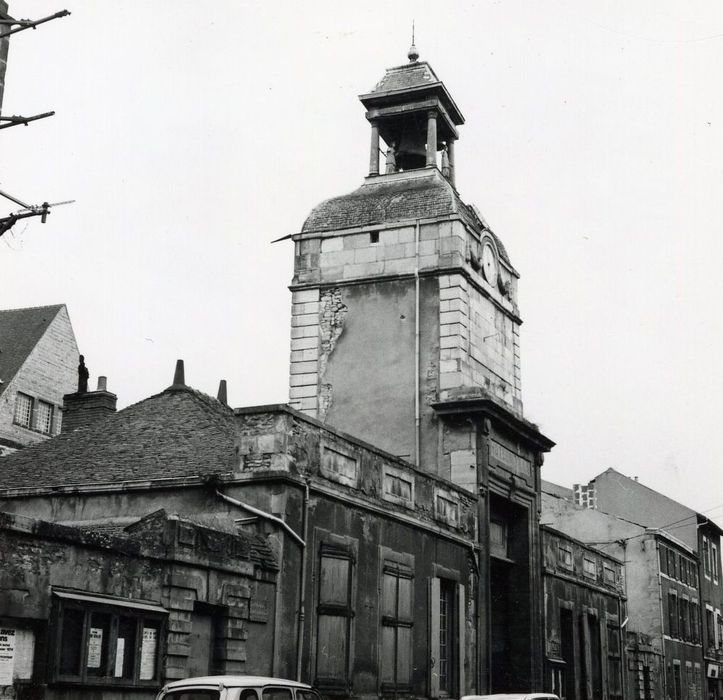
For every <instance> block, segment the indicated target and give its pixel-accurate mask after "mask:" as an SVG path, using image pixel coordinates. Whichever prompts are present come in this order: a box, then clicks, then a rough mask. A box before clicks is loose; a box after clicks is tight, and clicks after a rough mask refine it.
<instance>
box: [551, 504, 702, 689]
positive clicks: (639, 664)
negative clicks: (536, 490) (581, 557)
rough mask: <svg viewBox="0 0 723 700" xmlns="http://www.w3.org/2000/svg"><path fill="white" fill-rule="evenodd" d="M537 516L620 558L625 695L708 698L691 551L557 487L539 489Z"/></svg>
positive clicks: (668, 536) (699, 595) (699, 589)
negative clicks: (540, 502) (581, 503)
mask: <svg viewBox="0 0 723 700" xmlns="http://www.w3.org/2000/svg"><path fill="white" fill-rule="evenodd" d="M543 521H544V522H545V523H547V524H550V525H551V526H553V527H555V528H556V529H558V530H561V531H563V532H566V533H567V534H569V535H574V536H575V537H576V538H578V539H579V540H581V541H582V542H584V543H585V544H587V545H588V546H592V547H595V548H596V549H602V550H603V551H604V552H605V553H606V554H610V555H612V556H614V557H616V558H617V559H619V560H621V561H624V562H625V570H624V583H625V590H624V593H625V597H626V600H627V611H626V617H627V622H626V624H625V650H624V651H625V654H626V656H627V665H626V668H627V679H626V685H627V697H628V698H630V699H631V700H632V699H633V698H639V700H653V699H655V698H660V697H666V698H670V699H671V700H704V699H705V698H708V699H710V698H711V684H710V683H709V682H708V681H706V680H705V674H706V673H707V668H706V666H707V664H706V659H705V657H704V635H705V632H704V629H703V624H704V615H705V606H704V600H705V598H704V595H703V588H702V586H701V576H700V575H699V566H700V563H699V561H698V556H697V554H696V552H695V551H694V550H693V549H692V548H690V547H689V546H687V545H686V544H685V543H684V542H682V541H681V540H678V539H677V538H676V537H674V536H673V535H671V534H670V533H667V532H665V531H664V530H659V529H655V528H647V527H645V526H644V525H640V524H639V523H635V522H631V521H629V520H627V519H625V518H622V517H618V516H615V515H611V514H609V513H603V512H602V511H600V510H595V509H592V508H588V507H585V506H578V505H576V504H574V503H573V502H572V501H571V500H569V499H568V498H565V497H561V495H560V493H559V492H558V493H545V494H543ZM709 619H710V620H711V621H712V622H714V621H715V618H714V617H713V616H709Z"/></svg>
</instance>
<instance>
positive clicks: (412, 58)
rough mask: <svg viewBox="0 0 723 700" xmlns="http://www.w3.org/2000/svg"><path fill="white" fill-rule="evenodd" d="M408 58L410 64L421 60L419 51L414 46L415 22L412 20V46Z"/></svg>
mask: <svg viewBox="0 0 723 700" xmlns="http://www.w3.org/2000/svg"><path fill="white" fill-rule="evenodd" d="M407 58H409V62H410V63H416V62H417V59H418V58H419V51H417V47H416V46H415V45H414V20H412V45H411V46H410V47H409V51H408V52H407Z"/></svg>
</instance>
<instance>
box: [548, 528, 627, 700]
mask: <svg viewBox="0 0 723 700" xmlns="http://www.w3.org/2000/svg"><path fill="white" fill-rule="evenodd" d="M541 530H542V551H543V555H542V566H543V570H542V580H543V587H544V600H545V604H544V605H545V608H544V617H545V661H546V668H545V690H546V691H549V692H551V693H555V694H556V695H557V696H558V697H560V698H561V700H573V699H575V698H581V699H585V700H602V699H603V698H605V699H606V700H622V698H623V679H624V668H625V665H624V664H625V659H624V640H623V635H624V630H623V628H622V627H621V625H622V623H623V622H624V620H625V618H626V616H627V612H626V600H625V594H624V591H625V585H624V565H623V562H622V561H620V560H618V559H616V558H615V557H612V556H610V555H607V554H604V553H602V552H601V551H600V550H597V549H594V548H593V547H590V546H587V545H584V544H583V543H582V542H580V541H578V540H576V539H573V538H572V537H570V536H569V535H566V534H564V533H562V532H560V531H557V530H554V529H553V528H550V527H547V526H543V527H542V528H541Z"/></svg>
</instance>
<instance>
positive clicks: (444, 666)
mask: <svg viewBox="0 0 723 700" xmlns="http://www.w3.org/2000/svg"><path fill="white" fill-rule="evenodd" d="M454 594H455V585H454V583H453V582H452V581H447V580H445V579H442V580H441V581H440V584H439V690H440V692H441V693H446V694H451V693H452V692H453V690H452V684H453V668H454V640H455V635H454V620H455V611H454Z"/></svg>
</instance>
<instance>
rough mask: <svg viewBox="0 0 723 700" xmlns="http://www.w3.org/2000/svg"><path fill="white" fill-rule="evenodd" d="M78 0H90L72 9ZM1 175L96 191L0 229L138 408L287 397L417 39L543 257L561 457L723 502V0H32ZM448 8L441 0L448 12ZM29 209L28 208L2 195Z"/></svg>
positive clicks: (529, 252) (470, 178)
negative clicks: (321, 218) (309, 290)
mask: <svg viewBox="0 0 723 700" xmlns="http://www.w3.org/2000/svg"><path fill="white" fill-rule="evenodd" d="M64 2H67V3H68V4H62V3H64ZM66 8H67V9H69V10H70V11H71V12H72V15H71V16H70V17H67V18H65V19H59V20H56V21H54V22H51V23H49V24H46V25H44V26H42V27H40V28H38V29H37V30H36V31H31V30H28V31H25V32H22V33H20V34H18V35H17V36H15V37H14V38H13V40H12V44H11V46H10V54H9V60H8V74H7V78H6V92H5V104H4V105H3V113H4V114H17V113H20V114H35V113H38V112H44V111H48V110H50V109H54V110H56V112H57V115H56V116H55V117H53V118H52V119H47V120H44V121H40V122H36V123H34V124H32V125H30V126H28V127H15V128H13V129H7V130H4V131H3V132H2V143H1V144H0V153H1V154H2V156H1V157H2V160H1V162H0V189H4V190H6V191H9V192H11V193H12V194H14V195H15V196H17V197H19V198H20V199H22V200H25V201H29V202H33V203H40V202H42V201H43V200H49V201H51V202H55V201H62V200H67V199H76V200H77V202H76V203H75V204H72V205H68V206H63V207H58V208H57V209H55V210H54V211H53V213H52V215H51V216H50V218H49V219H48V223H47V224H45V225H42V224H41V223H40V222H39V220H37V219H31V220H29V221H30V222H29V223H27V222H26V223H21V224H19V225H18V226H16V227H15V229H14V230H13V233H12V234H6V235H5V236H3V237H2V238H0V279H2V287H1V288H0V307H2V308H14V307H22V306H35V305H41V304H55V303H61V302H62V303H66V304H67V305H68V309H69V312H70V317H71V320H72V322H73V326H74V328H75V333H76V336H77V338H78V343H79V345H80V348H81V352H83V353H84V354H85V355H86V361H87V364H88V367H89V369H90V371H91V382H92V386H93V387H94V386H95V377H96V376H97V375H98V374H105V375H108V378H109V379H108V382H109V389H110V390H112V391H114V392H116V393H117V394H118V397H119V404H120V405H121V406H125V405H128V404H130V403H133V402H135V401H138V400H140V399H142V398H144V397H146V396H149V395H151V394H153V393H157V392H158V391H161V390H162V389H164V388H165V387H166V386H168V385H169V384H170V383H171V380H172V376H173V365H174V361H175V359H176V358H179V357H180V358H184V359H185V361H186V379H187V382H188V383H190V384H192V385H193V386H195V387H196V388H198V389H201V390H202V391H205V392H207V393H210V394H213V395H215V393H216V389H217V386H218V380H219V379H220V378H225V379H227V380H228V382H229V399H230V402H231V403H232V404H233V405H235V406H241V405H252V404H261V403H277V402H285V401H286V400H287V395H288V392H287V383H288V358H289V312H290V294H289V292H288V289H287V285H288V284H289V282H290V280H291V275H292V254H293V251H292V244H290V243H288V242H285V243H277V244H274V245H272V244H271V241H272V240H274V239H277V238H280V237H281V236H285V235H287V234H291V233H295V232H297V231H299V230H300V229H301V226H302V224H303V221H304V218H305V217H306V215H307V214H308V213H309V211H310V210H311V208H312V207H313V206H314V205H315V204H317V203H318V202H319V201H321V200H322V199H326V198H328V197H330V196H334V195H338V194H342V193H344V192H347V191H350V190H352V189H355V188H356V187H357V186H358V185H359V184H360V183H361V181H362V178H363V177H364V175H365V174H366V168H367V163H368V143H369V133H368V129H369V128H368V124H367V122H366V120H365V119H364V109H363V107H362V106H361V104H360V103H359V102H358V100H357V95H359V94H361V93H363V92H367V91H368V90H369V89H371V88H372V86H373V85H374V84H375V83H376V82H377V81H378V80H379V79H380V78H381V77H382V75H383V74H384V69H385V68H387V67H389V66H393V65H398V64H400V63H404V62H406V53H407V49H408V47H409V43H410V28H411V23H412V19H414V20H415V22H416V36H417V42H416V43H417V47H418V49H419V51H420V54H421V59H422V60H428V61H429V62H430V63H431V64H432V66H433V67H434V69H435V71H436V73H437V74H438V76H439V77H440V79H441V80H443V81H444V82H445V84H446V85H447V87H448V89H449V90H450V92H451V93H452V95H453V97H454V98H455V100H456V102H457V104H458V105H459V107H460V109H461V110H462V113H463V114H464V115H465V118H466V124H465V125H464V126H462V127H461V128H460V141H459V143H458V146H457V149H456V158H457V185H458V188H459V190H460V193H461V195H462V197H463V198H464V199H465V201H467V202H468V203H475V204H476V205H477V206H478V207H479V209H480V211H481V212H482V214H483V215H484V217H485V218H486V220H487V221H488V222H489V224H490V226H491V227H492V228H493V230H494V231H495V232H496V233H497V234H498V235H499V236H500V237H501V239H502V240H503V241H504V243H505V245H506V247H507V249H508V251H509V254H510V256H511V259H512V262H513V264H514V265H515V266H516V268H517V269H518V270H519V271H520V273H521V280H520V287H519V289H520V293H519V296H520V307H521V313H522V317H523V320H524V325H523V327H522V381H523V398H524V402H525V414H526V417H527V418H528V419H530V420H532V421H535V422H537V423H538V424H539V425H540V427H541V429H542V431H543V432H544V433H545V434H547V435H548V436H549V437H551V438H552V439H553V440H555V441H556V442H557V443H558V444H557V447H555V449H554V450H553V452H552V453H551V454H550V455H548V457H547V460H546V462H545V466H544V469H543V477H544V478H546V479H549V480H552V481H556V482H558V483H562V484H565V485H568V486H569V485H571V484H572V483H573V482H586V481H587V480H588V479H590V478H592V477H593V476H594V475H596V474H598V473H600V472H601V471H603V470H604V469H606V468H608V467H614V468H616V469H618V470H619V471H621V472H623V473H625V474H627V475H629V476H638V477H639V478H640V480H641V481H642V482H643V483H645V484H647V485H649V486H651V487H654V488H656V489H658V490H660V491H662V492H664V493H667V494H668V495H671V496H673V497H676V498H678V499H679V500H682V501H683V502H685V503H687V504H688V505H690V506H692V507H694V508H696V509H698V510H699V511H707V510H709V509H712V508H715V507H716V506H717V510H712V511H711V515H712V516H714V517H717V519H718V522H719V523H720V522H723V517H722V516H723V440H721V437H720V436H721V433H722V432H723V431H722V430H721V422H722V419H723V398H722V397H723V373H722V372H721V358H723V324H722V323H721V308H720V307H721V301H722V296H723V284H722V283H721V280H720V275H721V269H720V268H721V264H722V263H723V191H722V190H723V91H722V90H721V85H722V84H723V83H722V82H721V69H722V68H723V4H721V3H720V2H718V0H711V1H709V2H685V3H682V2H679V1H678V0H674V1H673V0H669V1H666V0H650V1H642V0H638V1H636V2H630V0H620V1H619V2H603V1H600V2H580V0H568V1H565V0H546V1H545V2H536V1H534V0H528V1H527V2H521V1H516V0H505V1H504V2H490V1H485V2H457V3H445V4H440V3H439V2H433V3H432V2H429V3H427V2H419V1H417V2H394V3H380V2H364V3H358V2H355V3H346V2H339V1H338V0H337V1H336V2H317V1H313V2H310V1H309V0H306V1H305V2H273V1H270V0H264V1H261V2H245V1H243V0H241V1H239V0H233V1H232V0H215V1H214V2H213V3H198V2H197V0H194V2H189V1H186V0H152V1H150V0H149V1H146V2H126V3H119V2H99V1H93V2H91V1H89V0H85V1H83V2H81V1H79V0H57V1H56V0H53V2H48V1H47V0H32V2H29V1H27V0H16V1H15V2H12V3H11V6H10V12H11V13H12V14H13V16H16V17H31V18H38V17H41V16H44V15H46V14H51V13H53V12H55V11H57V10H60V9H66ZM442 8H444V9H443V11H441V9H442ZM0 207H3V208H4V209H3V210H2V212H1V213H2V214H3V215H4V214H7V213H10V211H12V210H13V205H10V204H9V203H5V204H1V203H0Z"/></svg>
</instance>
